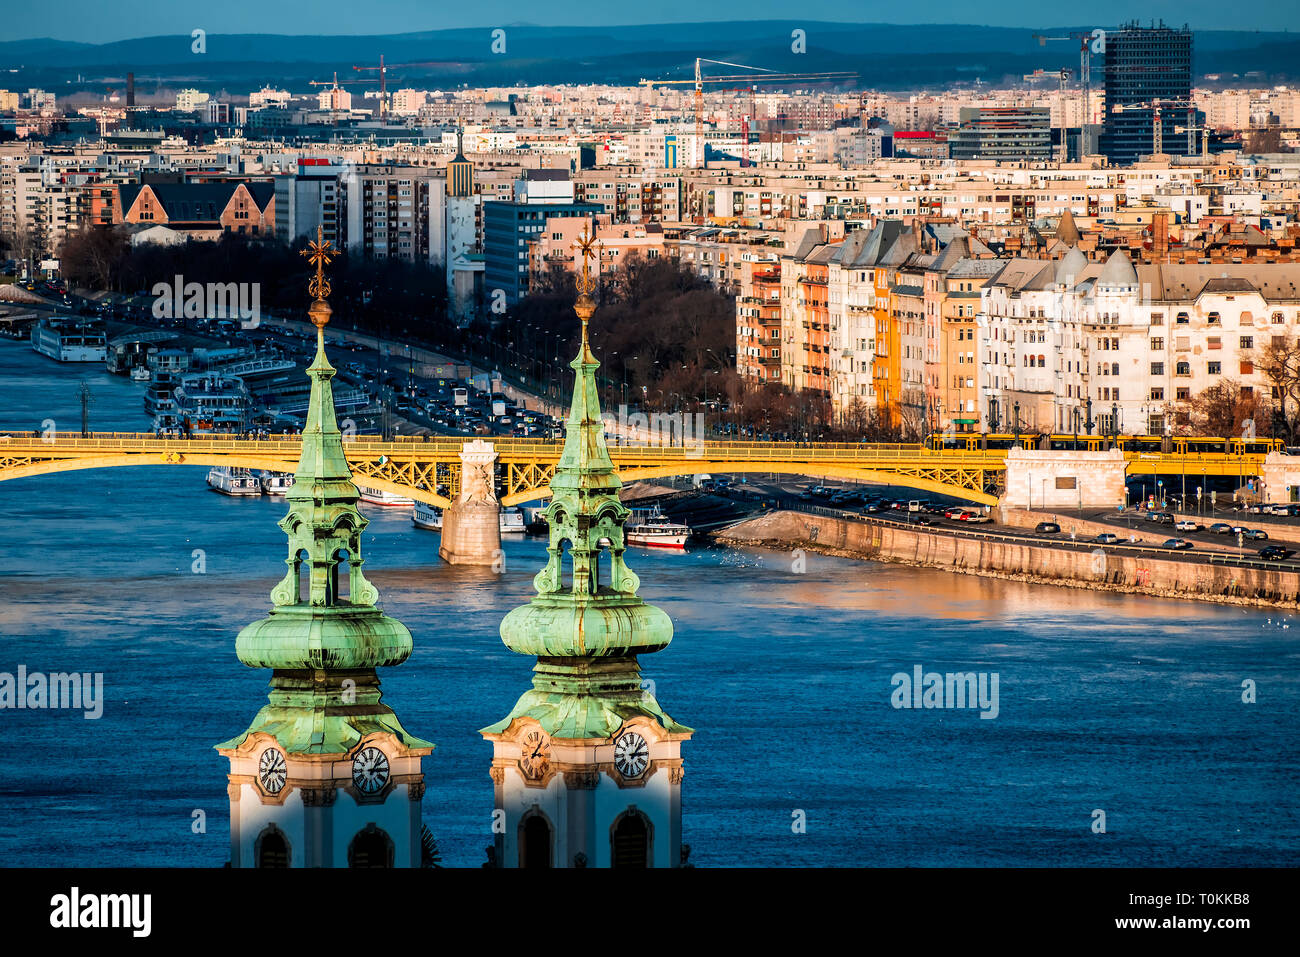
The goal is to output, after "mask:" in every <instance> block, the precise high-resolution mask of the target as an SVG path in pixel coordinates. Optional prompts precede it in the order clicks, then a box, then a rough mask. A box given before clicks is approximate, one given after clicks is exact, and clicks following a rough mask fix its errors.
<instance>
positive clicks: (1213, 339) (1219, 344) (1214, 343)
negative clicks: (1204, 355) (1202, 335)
mask: <svg viewBox="0 0 1300 957" xmlns="http://www.w3.org/2000/svg"><path fill="white" fill-rule="evenodd" d="M1205 348H1207V349H1222V348H1223V340H1222V339H1220V338H1219V337H1218V336H1210V338H1208V339H1206V340H1205Z"/></svg>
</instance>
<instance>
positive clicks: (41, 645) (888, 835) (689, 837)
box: [0, 340, 1300, 867]
mask: <svg viewBox="0 0 1300 957" xmlns="http://www.w3.org/2000/svg"><path fill="white" fill-rule="evenodd" d="M82 380H85V381H87V382H88V384H89V385H90V387H91V390H92V393H93V395H94V404H93V405H92V407H91V410H90V416H91V427H92V428H93V429H98V430H108V429H122V430H125V429H147V428H148V420H147V418H146V417H145V415H144V413H143V409H142V406H141V395H142V393H143V386H141V385H140V384H138V383H132V382H130V381H128V380H127V379H124V378H121V377H115V376H110V375H109V374H107V373H106V372H104V371H103V370H102V369H101V368H99V367H97V366H85V367H76V366H66V365H59V364H57V363H54V362H52V361H50V360H48V359H45V358H43V357H41V356H38V355H36V354H35V353H33V352H32V351H31V349H30V347H29V346H28V345H26V344H25V343H14V342H9V341H4V340H0V431H3V430H4V429H19V428H21V429H32V428H39V427H41V423H42V421H44V420H46V419H53V420H54V422H55V427H56V428H58V429H61V430H63V429H74V430H75V429H79V428H80V405H79V400H78V398H77V389H78V385H79V383H80V382H81V381H82ZM204 475H205V470H204V469H202V468H196V467H189V466H175V467H163V468H160V467H144V468H128V469H112V470H100V471H83V472H72V473H64V474H59V475H49V476H41V477H32V478H25V479H17V480H13V481H9V482H4V483H0V514H3V515H4V516H5V517H6V520H7V522H8V524H9V525H10V528H9V529H8V531H7V533H6V534H5V535H4V546H3V547H2V548H0V589H3V595H4V602H3V604H2V605H0V640H2V642H3V648H4V654H3V656H0V672H10V673H14V672H16V670H17V668H18V666H20V665H22V666H25V667H26V668H27V669H28V671H29V672H35V671H41V672H59V671H73V670H75V671H79V672H92V673H94V672H102V673H103V675H104V698H105V702H104V705H103V714H102V717H100V718H99V719H98V720H86V719H85V718H84V717H83V715H82V714H81V713H80V712H75V711H54V710H51V711H33V710H5V711H0V722H3V723H4V728H5V731H6V740H7V742H8V746H7V747H6V748H4V749H3V751H0V860H3V862H4V863H5V864H7V865H11V866H12V865H49V866H62V865H76V866H96V865H112V866H137V865H161V866H193V865H197V866H220V865H222V864H224V863H225V862H226V861H227V860H228V859H229V830H228V812H227V803H226V761H225V760H224V759H223V758H221V757H220V756H219V755H218V754H217V753H216V752H215V751H214V750H213V749H212V746H213V745H214V744H216V743H217V742H219V741H224V740H226V739H227V738H229V737H231V736H233V735H234V734H236V733H237V732H239V731H241V730H243V729H244V728H246V727H247V726H248V723H249V721H250V720H251V718H252V716H253V715H254V714H255V713H256V711H257V709H258V708H259V707H260V706H261V705H262V704H263V703H264V701H265V694H266V686H267V680H268V678H269V673H267V672H260V671H254V670H252V669H249V668H246V667H244V666H243V665H242V664H240V662H239V661H238V660H237V659H236V658H235V655H234V639H235V635H236V633H237V632H238V631H239V629H240V628H241V627H243V626H244V625H245V624H247V623H248V622H250V621H253V620H255V619H257V618H260V617H263V616H264V615H265V613H266V611H267V609H268V608H269V606H270V599H269V596H268V593H269V591H270V589H271V587H272V585H273V584H274V583H275V581H276V580H278V578H279V577H280V575H281V574H283V564H282V559H283V551H284V538H283V535H282V533H281V532H280V530H279V528H278V527H277V526H276V522H277V521H278V520H279V519H280V518H281V517H282V515H283V514H284V511H285V506H284V503H283V501H282V500H273V499H267V498H262V499H256V500H252V501H244V500H235V499H230V498H226V497H224V496H221V495H217V494H214V493H212V492H210V491H208V489H207V487H206V485H205V482H204ZM367 514H368V515H369V517H370V518H371V519H372V522H371V525H370V527H369V529H368V530H367V532H366V537H365V542H364V546H365V549H366V560H367V563H366V572H367V575H368V577H370V579H371V580H372V581H373V582H374V583H375V585H376V586H377V587H378V588H379V590H380V595H381V604H382V606H383V608H384V610H385V611H386V612H387V613H389V614H391V615H393V616H395V617H397V618H399V619H401V620H402V621H403V622H405V623H406V624H407V625H408V626H409V627H410V629H411V631H412V633H413V634H414V636H415V652H414V654H413V655H412V657H411V659H410V660H409V661H407V662H406V663H405V664H403V665H401V666H400V667H397V668H392V669H385V670H384V671H383V672H382V675H381V677H382V680H383V685H384V689H385V700H386V702H387V703H389V704H390V705H392V706H393V708H394V709H395V710H396V711H397V713H398V715H399V716H400V717H401V719H402V722H403V724H404V725H405V726H406V728H407V729H408V730H409V731H411V732H412V733H414V734H417V735H419V736H422V737H425V738H428V739H430V740H432V741H434V742H436V744H437V750H436V751H435V752H434V754H433V755H432V757H430V758H427V759H426V760H425V774H426V778H427V784H428V788H427V791H426V793H425V797H424V819H425V821H426V823H427V824H428V825H429V826H430V828H431V829H432V831H433V832H434V834H435V836H436V837H437V839H438V842H439V845H440V848H441V851H442V855H443V859H444V861H445V863H447V864H450V865H461V866H475V867H476V866H478V865H479V864H481V863H482V862H483V861H484V859H485V857H484V848H485V847H486V846H487V845H488V844H490V843H491V833H490V832H491V811H492V782H491V780H490V779H489V777H488V767H489V764H490V760H491V747H490V745H489V744H488V743H486V742H485V741H483V739H482V738H481V737H480V736H479V735H478V733H477V731H478V729H479V728H482V727H485V726H486V725H488V724H491V723H492V722H494V721H496V720H497V719H499V718H500V717H502V716H503V715H505V714H506V713H507V712H508V711H509V709H510V707H511V705H512V704H513V703H514V701H515V699H516V698H517V697H518V696H519V694H521V693H522V692H523V691H524V690H525V689H526V688H527V687H528V685H529V679H530V668H531V664H532V662H531V659H527V658H524V657H522V656H519V655H515V654H512V653H510V652H509V651H508V650H507V649H506V648H505V647H504V646H503V645H502V644H501V641H500V638H499V636H498V631H497V629H498V626H499V624H500V621H501V618H502V616H503V615H504V614H505V613H506V612H507V611H508V610H509V609H511V608H513V607H514V606H516V605H518V604H521V603H523V602H524V601H526V600H527V598H528V597H529V596H530V595H531V594H532V588H531V581H532V577H533V575H534V573H535V572H536V571H537V569H538V568H539V567H540V565H541V563H542V559H543V555H544V549H543V546H542V544H541V543H540V541H537V540H532V539H528V540H522V539H521V540H516V541H507V542H506V544H505V546H504V550H505V555H506V569H505V573H504V574H500V575H498V574H494V573H492V572H491V571H489V570H486V569H481V570H480V569H467V568H463V567H460V568H453V567H449V566H447V565H445V564H443V563H441V562H440V561H439V560H438V557H437V535H436V534H435V533H430V532H424V531H420V530H418V529H415V528H414V527H413V526H412V524H411V521H410V518H409V514H407V513H405V512H402V511H398V512H396V513H394V512H393V511H391V510H390V511H384V510H379V509H370V510H369V511H368V513H367ZM196 550H200V551H201V552H202V556H203V560H204V566H205V567H204V568H203V573H202V574H198V573H195V561H196V559H195V551H196ZM629 554H630V556H631V557H630V563H631V565H632V567H633V568H634V569H635V570H636V572H637V573H638V574H639V575H640V576H641V579H642V583H643V584H642V589H641V594H642V596H643V597H644V598H645V599H646V600H648V601H650V602H652V603H655V604H658V605H660V606H661V607H663V608H664V609H665V610H666V611H667V612H668V613H669V614H670V615H671V616H672V619H673V622H674V626H675V628H676V635H675V638H674V640H673V643H672V645H671V646H670V647H669V648H668V649H667V650H665V651H663V652H660V653H658V654H655V655H649V656H646V657H645V658H644V659H643V661H642V664H643V670H644V674H645V677H647V678H649V679H651V680H653V681H654V682H655V691H656V694H657V696H658V698H659V701H660V703H661V704H662V705H663V707H664V708H665V710H667V711H668V712H669V713H670V714H671V715H672V716H673V717H674V718H676V719H677V720H679V721H681V722H683V723H685V724H687V725H690V726H691V727H693V728H695V729H696V732H695V736H694V738H693V739H692V740H691V741H689V742H687V743H686V744H685V745H684V746H683V755H684V756H685V759H686V775H685V779H684V782H683V829H684V840H685V841H686V842H687V843H689V844H690V845H691V847H692V854H691V860H692V862H693V863H696V864H697V865H699V866H708V867H718V866H738V865H756V866H808V865H820V866H842V865H878V866H885V865H889V866H941V865H945V866H952V865H992V866H998V865H1011V866H1052V865H1121V864H1123V865H1138V866H1142V865H1183V866H1201V865H1221V866H1224V865H1232V866H1240V865H1246V866H1257V865H1258V866H1262V865H1273V866H1283V865H1286V866H1295V865H1296V864H1298V863H1300V811H1298V810H1297V789H1296V782H1297V781H1300V757H1298V754H1297V748H1296V738H1297V728H1298V727H1300V679H1298V677H1297V674H1298V672H1300V623H1297V621H1296V620H1293V619H1292V618H1291V617H1290V616H1288V615H1285V614H1279V613H1278V612H1276V611H1258V610H1251V609H1242V608H1236V607H1227V606H1222V607H1221V606H1215V605H1209V604H1203V603H1185V602H1176V601H1171V600H1163V599H1155V598H1145V597H1135V596H1125V595H1115V594H1108V593H1093V592H1088V591H1081V590H1074V589H1066V588H1055V587H1051V586H1045V585H1029V584H1021V583H1016V582H1006V581H999V580H991V579H982V578H977V577H973V576H963V575H953V574H948V573H944V572H941V571H935V570H930V569H916V568H910V567H903V566H895V565H882V564H873V563H864V562H854V561H850V560H845V559H839V558H831V557H825V556H821V555H816V554H808V555H802V554H788V553H782V552H775V551H767V550H757V549H730V548H727V549H724V548H702V547H697V548H694V549H692V550H691V551H690V552H689V553H687V554H685V555H670V554H664V553H659V552H647V551H642V550H633V551H631V552H629ZM917 665H920V666H922V668H923V669H924V671H927V672H928V671H936V672H950V671H963V672H965V671H974V672H984V673H989V674H992V673H997V675H998V677H999V685H998V687H999V698H998V714H997V717H996V718H994V719H991V720H990V719H983V718H981V717H980V712H979V711H978V710H973V709H966V710H941V709H901V708H895V707H893V706H892V705H891V694H892V692H893V683H892V676H894V675H895V674H896V673H906V674H910V673H911V672H912V670H913V668H914V667H915V666H917ZM1245 681H1250V682H1253V683H1254V688H1255V693H1256V696H1257V701H1256V702H1255V703H1245V702H1243V700H1242V698H1243V682H1245ZM196 811H198V812H202V815H196V813H195V812H196ZM1097 811H1103V812H1104V814H1105V832H1104V833H1100V832H1098V831H1097V829H1096V828H1097V822H1099V821H1100V818H1099V817H1098V816H1097V815H1096V813H1095V812H1097ZM199 819H201V820H202V821H203V822H204V827H202V828H198V827H196V826H195V824H194V822H195V821H196V820H199Z"/></svg>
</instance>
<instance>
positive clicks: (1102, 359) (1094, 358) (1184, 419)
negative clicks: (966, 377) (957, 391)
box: [979, 249, 1300, 434]
mask: <svg viewBox="0 0 1300 957" xmlns="http://www.w3.org/2000/svg"><path fill="white" fill-rule="evenodd" d="M1297 325H1300V264H1295V263H1259V264H1220V263H1216V264H1189V263H1179V264H1153V265H1145V264H1143V265H1137V266H1134V264H1133V263H1132V262H1131V260H1130V259H1129V257H1128V256H1127V255H1126V254H1125V253H1124V252H1123V251H1122V250H1117V251H1116V252H1114V253H1112V254H1111V255H1110V257H1109V258H1108V259H1107V260H1106V262H1105V263H1104V264H1100V263H1096V262H1089V261H1088V260H1086V259H1085V258H1084V256H1083V255H1082V253H1080V252H1079V251H1078V250H1077V249H1073V250H1071V251H1070V252H1069V253H1067V254H1066V255H1065V256H1063V257H1062V258H1061V259H1060V260H1058V261H1056V262H1054V263H1053V262H1043V261H1041V260H1013V261H1011V262H1009V263H1007V265H1006V266H1005V267H1004V268H1003V269H1002V270H1001V271H1000V272H999V273H998V274H997V275H996V276H994V277H993V278H992V279H990V280H989V282H988V283H987V285H986V287H985V290H984V294H983V296H982V301H981V313H980V317H979V328H980V356H981V373H982V375H981V378H982V380H983V390H984V394H983V395H982V396H981V418H982V419H983V422H984V423H985V424H986V426H987V427H988V428H990V429H1001V430H1009V429H1014V428H1015V427H1017V426H1019V427H1020V428H1022V429H1026V430H1036V431H1048V430H1052V431H1059V432H1070V431H1073V430H1074V429H1075V428H1076V427H1077V428H1078V429H1079V430H1080V431H1088V430H1089V429H1088V422H1089V421H1090V420H1091V422H1092V423H1093V428H1092V431H1097V432H1107V431H1110V430H1112V429H1115V428H1118V429H1119V430H1121V431H1135V432H1138V431H1140V432H1150V433H1152V434H1163V433H1165V432H1167V431H1168V432H1175V431H1179V430H1182V429H1185V428H1187V427H1189V426H1190V425H1192V424H1193V423H1192V414H1193V400H1194V399H1195V397H1196V396H1197V395H1198V394H1200V393H1202V392H1204V390H1206V389H1207V388H1209V387H1210V386H1213V385H1217V384H1219V383H1222V382H1225V381H1229V380H1231V381H1233V382H1236V383H1237V384H1238V385H1240V387H1241V388H1242V390H1243V393H1244V394H1246V395H1250V394H1252V393H1254V394H1257V395H1259V396H1261V397H1265V396H1270V395H1271V385H1270V383H1269V382H1268V381H1267V379H1266V378H1265V377H1264V376H1263V375H1262V373H1261V372H1260V371H1259V369H1258V359H1259V356H1260V352H1261V350H1262V349H1263V348H1264V347H1265V346H1267V345H1268V344H1270V343H1271V342H1272V341H1273V340H1274V339H1275V338H1287V337H1294V336H1295V335H1296V332H1297ZM1257 427H1259V428H1264V427H1265V424H1264V423H1257Z"/></svg>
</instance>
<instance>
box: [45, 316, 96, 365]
mask: <svg viewBox="0 0 1300 957" xmlns="http://www.w3.org/2000/svg"><path fill="white" fill-rule="evenodd" d="M32 348H33V349H34V350H35V351H37V352H39V353H40V354H41V355H43V356H48V357H49V358H51V359H54V360H56V361H58V362H103V361H105V358H106V357H107V355H108V338H107V336H106V335H105V333H104V325H103V323H102V322H96V321H92V320H84V319H76V318H72V317H69V316H54V317H52V318H49V319H42V320H41V321H40V322H38V323H36V325H35V326H33V327H32Z"/></svg>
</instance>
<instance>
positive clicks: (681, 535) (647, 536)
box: [623, 506, 691, 549]
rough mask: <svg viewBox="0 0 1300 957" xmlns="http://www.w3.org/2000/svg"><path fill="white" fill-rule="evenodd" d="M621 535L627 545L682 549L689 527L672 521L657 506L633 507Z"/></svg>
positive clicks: (689, 530)
mask: <svg viewBox="0 0 1300 957" xmlns="http://www.w3.org/2000/svg"><path fill="white" fill-rule="evenodd" d="M623 537H624V539H625V540H626V541H627V543H628V544H629V545H643V546H645V547H647V548H676V549H684V548H685V547H686V540H687V539H688V538H690V537H691V528H690V526H689V525H682V524H681V523H679V522H674V521H672V520H671V519H670V518H669V517H668V516H667V515H664V514H663V513H661V512H660V511H659V508H658V506H655V507H654V508H646V509H642V508H635V509H633V510H632V514H631V516H629V517H628V520H627V522H626V523H625V524H624V525H623Z"/></svg>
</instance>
